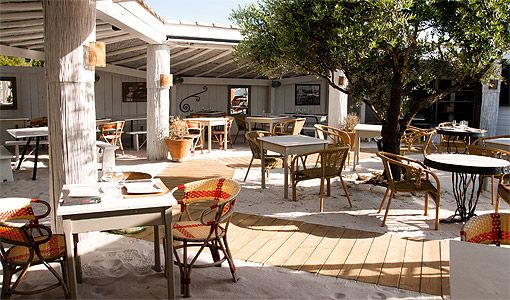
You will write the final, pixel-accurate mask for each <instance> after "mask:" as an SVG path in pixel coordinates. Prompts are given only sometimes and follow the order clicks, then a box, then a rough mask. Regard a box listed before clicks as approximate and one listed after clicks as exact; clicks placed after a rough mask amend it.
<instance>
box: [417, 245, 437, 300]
mask: <svg viewBox="0 0 510 300" xmlns="http://www.w3.org/2000/svg"><path fill="white" fill-rule="evenodd" d="M440 251H441V245H440V242H439V241H437V240H436V241H423V258H422V265H421V284H420V292H422V293H427V294H432V295H439V296H441V253H440Z"/></svg>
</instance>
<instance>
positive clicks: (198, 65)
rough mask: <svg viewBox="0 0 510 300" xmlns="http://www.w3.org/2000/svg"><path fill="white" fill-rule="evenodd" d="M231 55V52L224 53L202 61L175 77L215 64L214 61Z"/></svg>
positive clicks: (181, 71)
mask: <svg viewBox="0 0 510 300" xmlns="http://www.w3.org/2000/svg"><path fill="white" fill-rule="evenodd" d="M230 54H231V52H230V51H225V52H222V53H220V54H218V55H216V56H213V57H211V58H209V59H206V60H204V61H201V62H199V63H197V64H194V65H192V66H189V67H187V68H185V69H182V70H180V71H179V72H177V73H175V75H179V74H182V73H185V72H188V71H190V70H194V69H196V68H199V67H201V66H203V65H207V64H208V63H211V62H213V61H215V60H218V59H221V58H223V57H225V56H227V55H230Z"/></svg>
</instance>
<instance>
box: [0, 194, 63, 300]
mask: <svg viewBox="0 0 510 300" xmlns="http://www.w3.org/2000/svg"><path fill="white" fill-rule="evenodd" d="M32 204H35V205H39V204H40V205H43V206H44V208H45V209H46V211H45V212H44V213H43V214H42V215H35V214H34V210H33V208H32ZM0 207H1V210H0V261H1V263H2V269H3V271H2V272H3V283H2V293H1V298H2V299H7V298H9V297H10V296H11V295H13V294H19V295H25V296H26V295H31V294H36V293H41V292H45V291H48V290H51V289H54V288H57V287H60V286H61V287H62V289H63V290H64V296H65V297H66V298H69V288H68V285H67V283H66V280H65V279H64V278H67V276H66V274H65V270H66V269H65V258H66V247H65V239H64V236H63V235H59V234H52V232H51V229H50V228H49V227H47V226H44V225H41V224H39V220H40V219H42V218H44V217H46V216H48V215H49V214H50V205H49V204H48V203H46V202H43V201H40V200H36V199H29V198H4V199H2V200H1V203H0ZM20 221H23V223H20ZM3 243H6V244H9V245H11V246H10V248H8V249H6V248H4V246H6V245H4V244H3ZM50 263H59V264H60V266H61V268H62V272H63V276H61V275H60V274H59V273H58V272H57V271H56V270H55V269H54V268H53V267H52V266H51V265H50ZM34 265H44V266H45V267H46V268H47V269H48V270H49V271H50V273H51V274H52V275H53V276H54V277H55V278H56V279H57V282H56V283H52V284H50V285H47V286H45V287H43V288H39V289H36V290H18V285H19V283H20V282H21V281H22V280H23V278H24V277H25V275H26V274H27V272H28V270H29V268H30V267H31V266H34ZM15 274H18V277H17V279H16V281H15V282H14V284H12V285H11V281H12V278H13V275H15Z"/></svg>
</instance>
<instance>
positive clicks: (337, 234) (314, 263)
mask: <svg viewBox="0 0 510 300" xmlns="http://www.w3.org/2000/svg"><path fill="white" fill-rule="evenodd" d="M344 231H345V228H336V227H332V228H330V230H329V231H328V233H327V234H326V235H325V236H324V238H323V239H322V241H321V242H320V243H319V245H318V246H317V248H316V249H315V251H313V253H312V254H311V255H310V256H309V257H308V259H307V260H306V261H305V263H304V264H303V265H302V266H301V268H300V270H301V271H306V272H310V273H317V272H319V270H320V269H321V268H322V266H323V265H324V263H325V262H326V260H327V259H328V257H329V255H330V254H331V251H333V249H334V248H335V246H336V244H338V241H339V240H340V238H341V237H342V234H343V233H344Z"/></svg>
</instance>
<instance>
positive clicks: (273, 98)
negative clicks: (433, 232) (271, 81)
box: [269, 86, 277, 114]
mask: <svg viewBox="0 0 510 300" xmlns="http://www.w3.org/2000/svg"><path fill="white" fill-rule="evenodd" d="M276 89H277V88H276V87H272V86H271V87H269V113H271V114H274V113H276V108H275V107H276Z"/></svg>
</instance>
